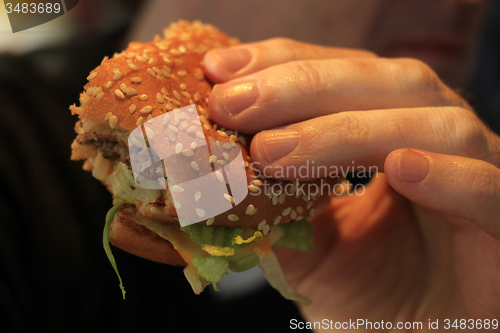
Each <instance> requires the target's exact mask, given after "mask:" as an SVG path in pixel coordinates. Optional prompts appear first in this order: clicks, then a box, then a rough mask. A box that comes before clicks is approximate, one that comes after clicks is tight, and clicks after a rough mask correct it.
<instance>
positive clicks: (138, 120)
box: [135, 117, 144, 126]
mask: <svg viewBox="0 0 500 333" xmlns="http://www.w3.org/2000/svg"><path fill="white" fill-rule="evenodd" d="M143 122H144V119H143V118H142V117H139V119H137V122H136V123H135V124H136V125H137V126H141V125H142V123H143Z"/></svg>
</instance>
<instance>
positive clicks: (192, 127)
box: [187, 126, 196, 133]
mask: <svg viewBox="0 0 500 333" xmlns="http://www.w3.org/2000/svg"><path fill="white" fill-rule="evenodd" d="M187 132H188V133H194V132H196V126H191V127H189V128H188V129H187Z"/></svg>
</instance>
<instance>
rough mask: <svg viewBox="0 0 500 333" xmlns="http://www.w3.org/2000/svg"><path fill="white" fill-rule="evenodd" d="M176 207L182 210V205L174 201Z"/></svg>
mask: <svg viewBox="0 0 500 333" xmlns="http://www.w3.org/2000/svg"><path fill="white" fill-rule="evenodd" d="M174 207H175V208H176V209H181V207H182V205H181V203H180V202H179V201H177V200H174Z"/></svg>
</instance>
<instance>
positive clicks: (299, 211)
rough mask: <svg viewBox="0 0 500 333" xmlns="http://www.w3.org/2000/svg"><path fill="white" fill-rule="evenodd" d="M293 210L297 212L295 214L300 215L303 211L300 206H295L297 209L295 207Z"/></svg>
mask: <svg viewBox="0 0 500 333" xmlns="http://www.w3.org/2000/svg"><path fill="white" fill-rule="evenodd" d="M295 210H296V211H297V213H299V214H302V212H303V211H304V208H302V206H297V207H295Z"/></svg>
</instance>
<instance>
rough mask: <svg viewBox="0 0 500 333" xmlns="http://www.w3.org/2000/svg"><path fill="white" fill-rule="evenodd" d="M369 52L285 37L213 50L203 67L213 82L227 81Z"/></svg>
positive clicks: (373, 55) (354, 56)
mask: <svg viewBox="0 0 500 333" xmlns="http://www.w3.org/2000/svg"><path fill="white" fill-rule="evenodd" d="M373 57H376V55H375V54H374V53H372V52H370V51H364V50H357V49H348V48H334V47H325V46H319V45H313V44H307V43H302V42H298V41H295V40H292V39H288V38H273V39H268V40H265V41H262V42H256V43H249V44H243V45H238V46H234V47H229V48H221V49H215V50H211V51H209V52H207V54H206V55H205V58H204V61H203V66H204V70H205V74H206V75H207V77H208V78H209V79H210V80H211V81H212V82H214V83H221V82H226V81H229V80H232V79H235V78H238V77H243V76H245V75H248V74H251V73H255V72H258V71H260V70H262V69H265V68H268V67H271V66H274V65H279V64H283V63H286V62H289V61H296V60H318V59H336V58H337V59H339V58H373Z"/></svg>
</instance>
